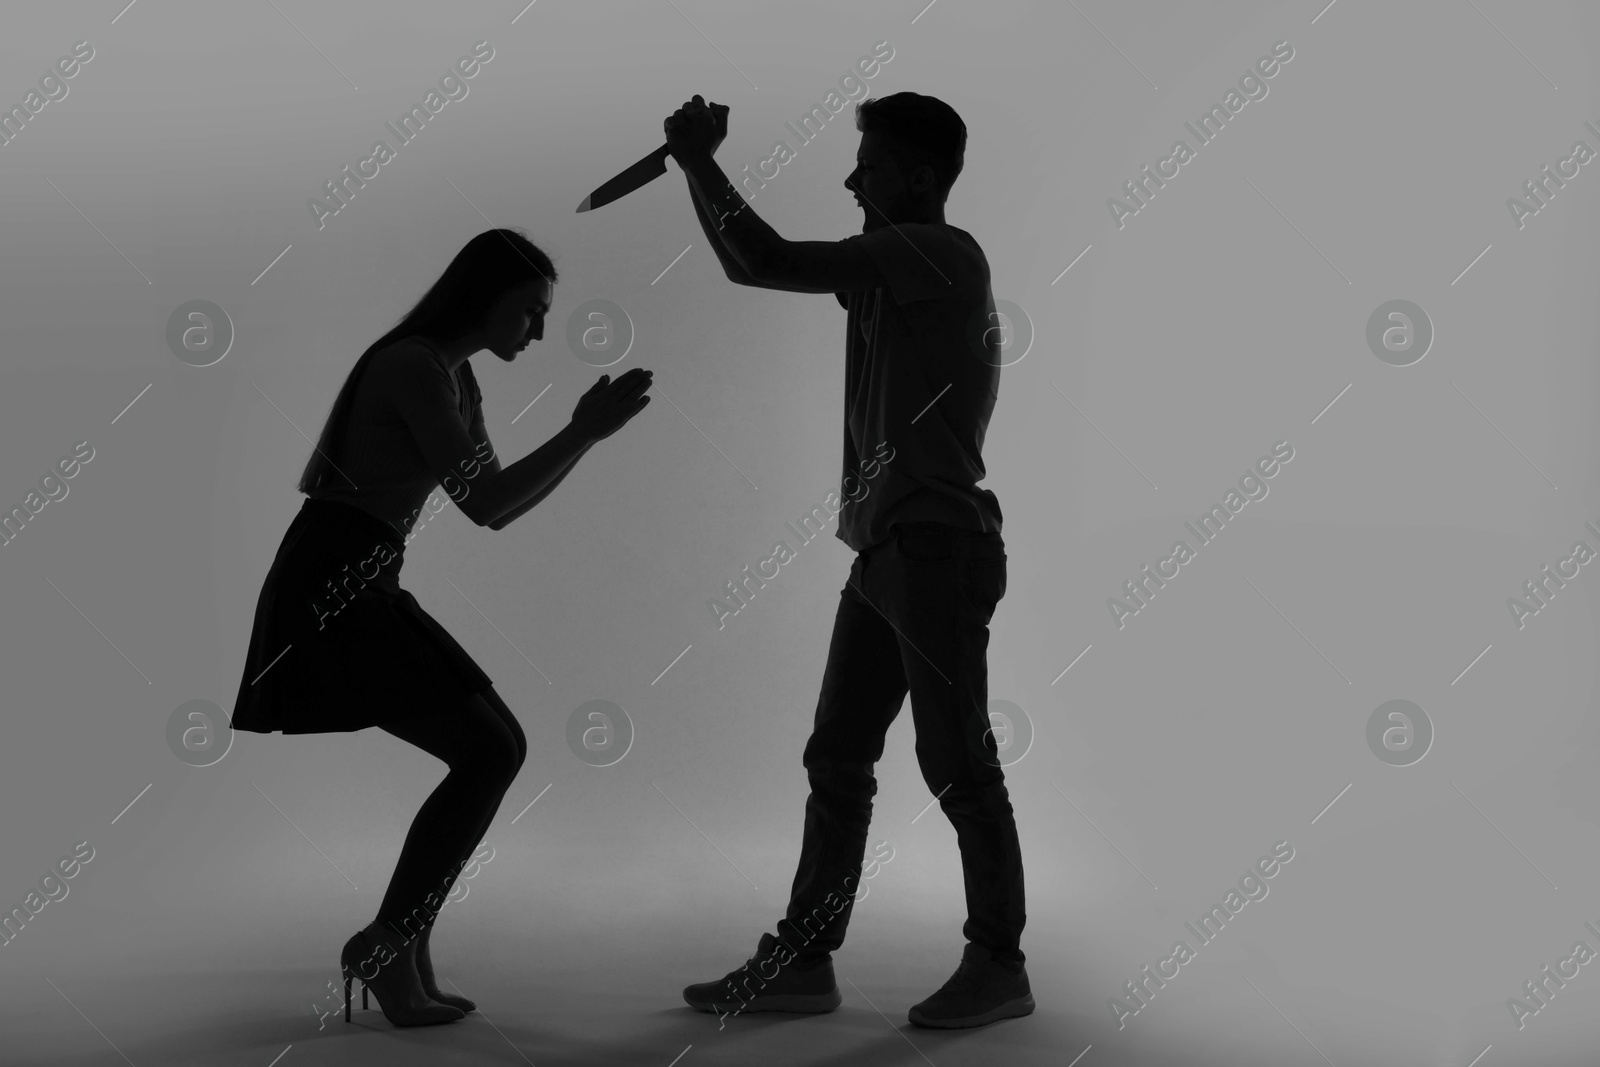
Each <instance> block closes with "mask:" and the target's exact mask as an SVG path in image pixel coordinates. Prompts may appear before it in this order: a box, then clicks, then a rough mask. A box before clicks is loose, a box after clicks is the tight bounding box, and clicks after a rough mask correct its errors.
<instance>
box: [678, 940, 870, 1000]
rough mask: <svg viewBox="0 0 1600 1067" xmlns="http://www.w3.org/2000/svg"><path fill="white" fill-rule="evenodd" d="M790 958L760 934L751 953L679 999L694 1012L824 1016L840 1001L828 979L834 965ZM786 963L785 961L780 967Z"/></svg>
mask: <svg viewBox="0 0 1600 1067" xmlns="http://www.w3.org/2000/svg"><path fill="white" fill-rule="evenodd" d="M793 956H794V954H793V953H792V952H791V951H790V950H789V948H788V947H787V946H785V945H784V944H783V943H782V942H781V941H779V940H778V939H777V937H775V936H774V935H772V934H762V935H761V943H760V945H759V946H758V947H757V948H756V954H755V955H754V956H752V957H751V958H750V959H749V960H747V961H746V962H745V965H744V966H743V967H740V968H739V969H738V970H736V971H730V972H728V974H727V976H726V977H724V978H723V979H722V980H720V981H716V982H701V983H699V984H697V985H692V986H687V987H685V988H684V991H683V999H684V1002H685V1003H686V1004H688V1005H689V1007H691V1008H695V1009H698V1010H699V1011H714V1012H718V1013H723V1014H726V1013H729V1012H732V1013H734V1014H738V1013H740V1012H746V1011H798V1012H809V1013H815V1012H825V1011H832V1010H833V1009H835V1008H837V1007H838V1006H839V1004H840V1003H841V1002H842V1001H843V1000H844V998H843V997H841V996H840V995H839V987H838V985H837V984H836V983H835V982H834V980H833V962H832V961H831V960H823V961H822V962H820V963H815V964H811V965H810V966H807V967H804V968H802V967H799V966H796V963H795V961H794V959H793ZM780 961H789V962H780Z"/></svg>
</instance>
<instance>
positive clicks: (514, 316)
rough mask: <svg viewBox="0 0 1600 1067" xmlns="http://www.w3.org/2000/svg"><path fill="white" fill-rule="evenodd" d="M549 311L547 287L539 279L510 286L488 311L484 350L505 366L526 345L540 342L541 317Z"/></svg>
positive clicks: (542, 319) (485, 324) (542, 335)
mask: <svg viewBox="0 0 1600 1067" xmlns="http://www.w3.org/2000/svg"><path fill="white" fill-rule="evenodd" d="M549 310H550V283H549V282H547V281H545V280H544V279H543V278H533V279H530V280H529V281H526V282H522V283H521V284H518V285H514V286H512V287H511V288H510V289H508V290H506V292H505V294H504V295H503V296H501V298H500V299H499V300H497V301H496V302H495V303H494V305H493V306H492V307H491V308H490V309H489V317H488V319H487V320H486V321H485V322H484V347H485V348H487V349H488V350H489V351H491V352H493V353H494V354H495V355H497V356H499V357H500V358H501V359H503V360H505V361H507V362H508V363H509V362H510V361H511V360H513V359H515V358H517V353H518V352H520V351H522V350H523V349H524V348H526V347H527V346H528V345H529V344H531V343H532V342H534V341H538V340H542V339H543V338H544V317H545V313H546V312H548V311H549Z"/></svg>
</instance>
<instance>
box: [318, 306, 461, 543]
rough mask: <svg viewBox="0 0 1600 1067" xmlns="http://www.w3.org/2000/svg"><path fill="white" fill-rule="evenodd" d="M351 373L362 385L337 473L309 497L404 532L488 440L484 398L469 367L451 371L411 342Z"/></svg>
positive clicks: (339, 450)
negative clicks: (363, 513) (459, 466)
mask: <svg viewBox="0 0 1600 1067" xmlns="http://www.w3.org/2000/svg"><path fill="white" fill-rule="evenodd" d="M352 373H358V374H359V375H360V379H359V380H358V381H357V382H356V386H355V394H354V396H352V398H351V404H350V408H349V410H348V411H347V412H346V419H345V425H344V435H343V439H342V440H340V441H337V442H335V443H334V450H333V452H332V453H331V454H330V456H329V458H330V459H331V460H332V461H333V463H334V464H335V465H336V466H337V467H338V470H337V471H332V472H329V473H328V475H327V476H326V477H325V478H324V480H323V484H322V485H321V486H319V487H317V488H314V489H312V490H310V491H309V492H307V493H306V495H307V496H309V497H311V498H312V499H314V500H339V501H343V502H345V503H347V504H353V505H355V506H356V507H358V508H361V509H362V510H363V511H366V512H367V513H369V514H371V515H375V516H377V517H378V518H380V519H382V520H383V521H384V522H386V523H389V524H390V525H391V526H394V527H395V528H396V529H397V530H399V531H401V532H403V533H409V532H410V530H411V527H412V524H413V522H414V521H415V520H416V518H417V516H418V514H419V512H420V511H421V509H422V505H423V502H424V501H425V500H426V499H427V497H428V495H429V494H430V493H432V492H433V490H434V488H435V487H436V486H438V485H439V484H440V482H441V481H442V480H443V479H444V478H445V476H446V475H449V474H454V475H455V481H452V482H450V483H449V485H450V486H454V485H455V484H456V483H457V482H460V481H462V473H461V470H459V469H453V468H454V467H455V466H456V465H457V463H458V461H459V460H460V459H470V458H472V457H473V456H474V454H475V453H474V442H475V441H484V440H487V437H486V436H485V433H484V427H483V393H482V392H481V391H480V390H479V389H478V383H477V380H476V378H474V377H473V374H472V368H471V367H470V366H468V364H467V363H466V362H463V363H462V364H461V365H460V367H459V368H458V369H457V370H456V371H455V372H454V373H452V372H451V370H450V368H449V367H448V366H446V364H445V362H444V358H443V357H442V356H440V355H439V354H438V352H437V351H435V350H434V349H433V348H432V347H431V346H430V345H428V344H427V343H425V342H423V341H422V340H420V339H419V338H415V337H408V338H404V339H402V340H399V341H396V342H394V343H393V344H391V345H388V346H387V347H385V348H381V349H379V350H377V351H375V352H372V353H369V354H368V356H367V365H366V366H365V367H362V368H360V369H359V370H357V371H353V372H352ZM480 458H481V457H480ZM340 471H342V472H343V474H340ZM352 482H354V483H355V484H354V485H352V484H351V483H352ZM469 491H470V490H469Z"/></svg>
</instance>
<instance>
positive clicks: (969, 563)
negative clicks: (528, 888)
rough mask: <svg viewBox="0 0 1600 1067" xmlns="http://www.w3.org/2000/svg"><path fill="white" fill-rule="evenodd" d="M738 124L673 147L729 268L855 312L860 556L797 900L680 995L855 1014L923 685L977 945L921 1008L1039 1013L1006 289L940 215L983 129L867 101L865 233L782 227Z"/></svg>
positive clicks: (696, 117)
mask: <svg viewBox="0 0 1600 1067" xmlns="http://www.w3.org/2000/svg"><path fill="white" fill-rule="evenodd" d="M726 116H727V109H726V108H725V107H721V106H720V105H710V106H708V105H707V104H706V103H705V101H704V100H702V99H701V98H700V97H699V96H696V97H695V98H694V99H693V100H691V101H689V102H687V103H685V104H684V105H683V107H682V108H680V109H679V110H678V111H677V112H675V113H674V114H673V115H672V116H670V117H669V118H668V119H667V120H666V121H665V123H664V124H663V125H664V127H665V130H666V134H667V146H668V148H669V150H670V151H671V153H672V156H673V158H674V159H676V160H677V161H678V165H679V166H680V167H681V168H682V169H683V171H684V173H685V175H686V177H687V179H688V183H689V188H690V191H691V197H692V200H693V202H694V208H695V214H696V216H697V217H698V218H699V220H700V225H701V227H702V228H703V229H704V230H705V232H706V237H707V239H708V240H709V241H710V243H711V247H712V249H713V250H714V251H715V252H716V255H717V258H718V259H719V260H721V262H722V266H723V270H724V271H725V273H726V274H727V276H728V279H729V280H730V281H732V282H734V283H735V284H738V285H752V286H757V287H760V288H764V289H782V290H786V291H789V292H797V293H832V294H834V296H835V298H836V299H837V300H838V301H839V304H840V306H841V307H843V308H844V309H845V310H846V311H847V312H848V320H847V321H848V325H847V329H846V342H845V426H844V475H845V477H844V489H845V492H846V493H847V494H848V495H850V496H852V497H854V499H852V500H851V501H849V502H848V503H846V504H844V505H841V510H840V512H839V529H838V533H837V536H838V537H839V539H840V540H842V541H843V542H844V543H845V544H846V545H848V546H850V548H852V549H854V550H855V552H856V558H855V561H854V562H853V563H852V565H851V568H850V575H849V578H848V580H847V581H846V583H845V587H844V589H843V590H842V591H841V593H840V598H839V608H838V613H837V615H836V617H835V620H834V628H833V638H832V641H831V644H830V647H829V650H828V663H827V667H826V668H825V669H824V671H823V678H822V693H821V696H820V698H819V699H818V702H817V711H816V720H815V726H814V729H813V732H812V734H811V739H810V740H809V741H808V742H807V744H806V748H805V757H804V762H805V767H806V773H807V776H808V778H809V780H810V785H811V795H810V797H809V798H808V799H807V801H806V818H805V833H804V839H803V842H802V844H801V849H800V861H799V867H798V870H797V871H796V873H795V878H794V885H793V888H792V890H791V894H790V899H789V906H788V911H787V914H786V915H785V917H784V919H783V920H781V921H780V922H779V923H778V932H777V934H776V935H774V934H766V933H764V934H762V935H761V939H760V943H759V945H758V946H757V950H756V955H755V956H753V957H752V958H751V959H750V960H748V961H747V962H746V963H745V965H744V966H743V967H740V968H739V969H737V970H735V971H732V972H730V973H729V974H728V975H727V976H726V977H724V978H723V979H721V980H720V981H716V982H706V983H702V984H699V985H692V986H689V987H688V988H687V989H685V990H684V999H685V1001H687V1002H688V1003H689V1005H690V1006H691V1007H695V1008H698V1009H700V1010H702V1011H717V1012H721V1013H723V1014H724V1015H726V1014H728V1013H736V1012H739V1011H799V1012H826V1011H832V1010H833V1009H834V1008H836V1007H838V1006H839V1003H840V1001H841V998H840V995H839V989H838V986H837V985H836V984H835V982H834V976H833V965H832V961H831V954H832V952H833V950H835V949H837V948H838V947H839V946H840V944H841V943H842V942H843V941H844V933H845V927H846V924H847V923H848V922H849V920H850V911H851V905H852V902H853V897H854V894H855V893H856V892H857V889H858V887H859V885H860V880H861V862H862V857H863V854H864V852H865V848H866V838H867V828H868V824H869V823H870V821H871V817H872V797H873V795H874V794H875V793H876V792H877V781H876V779H875V778H874V777H873V766H874V764H876V763H877V761H878V759H879V758H880V757H881V756H882V755H883V744H884V735H885V733H886V732H887V730H888V728H889V724H890V723H891V722H893V721H894V717H895V716H896V715H897V714H899V711H900V706H901V705H902V703H904V701H905V698H906V695H907V693H908V691H909V694H910V697H911V713H912V718H913V721H914V723H915V725H916V734H917V744H916V751H917V760H918V763H919V765H920V767H921V770H922V776H923V780H924V781H925V782H926V783H927V785H928V787H929V789H930V791H932V792H934V793H935V794H936V795H937V797H938V802H939V805H940V807H941V809H942V810H943V811H944V814H945V815H946V817H948V818H949V820H950V822H951V823H952V825H954V827H955V830H956V838H957V842H958V845H959V847H960V851H961V866H962V872H963V876H964V879H965V886H966V900H967V920H966V924H965V925H964V926H963V927H962V933H963V935H964V936H965V937H966V939H967V942H968V943H967V946H966V949H965V951H964V952H963V954H962V959H961V964H960V966H959V967H958V968H957V970H956V972H955V974H954V975H953V976H952V977H951V978H950V979H949V981H947V982H946V983H945V984H944V986H943V987H942V988H941V989H939V990H938V991H937V992H936V993H934V994H933V995H932V996H930V997H928V998H927V999H926V1000H924V1001H922V1002H921V1003H920V1004H917V1005H916V1006H914V1007H913V1008H911V1010H910V1014H909V1018H910V1020H911V1022H913V1023H916V1024H918V1025H922V1026H934V1027H942V1028H953V1027H969V1026H981V1025H983V1024H985V1023H990V1022H994V1021H996V1020H998V1019H1004V1018H1009V1017H1013V1016H1018V1015H1027V1014H1029V1013H1030V1012H1032V1011H1033V1008H1034V1002H1033V996H1032V994H1031V991H1030V989H1029V985H1028V976H1027V971H1026V969H1025V967H1024V959H1025V957H1024V955H1023V952H1022V950H1021V948H1020V947H1019V942H1020V939H1021V934H1022V927H1023V922H1024V919H1025V915H1024V908H1023V886H1022V855H1021V848H1020V846H1019V844H1018V841H1017V830H1016V823H1015V821H1014V819H1013V817H1012V810H1011V802H1010V799H1009V796H1008V794H1007V792H1006V787H1005V776H1004V774H1003V773H1002V771H1001V769H1000V760H999V758H998V754H997V749H996V746H995V742H994V738H993V736H992V734H991V733H990V732H989V719H988V706H987V705H988V668H987V663H986V659H985V654H986V651H987V648H988V642H989V620H990V618H991V616H992V615H993V612H994V608H995V605H996V603H997V602H998V601H999V600H1000V598H1001V597H1002V596H1003V595H1004V593H1005V585H1006V555H1005V545H1004V542H1003V541H1002V540H1001V537H1000V504H999V501H998V500H997V499H996V498H995V495H994V493H992V492H990V491H989V490H986V489H979V488H978V487H977V483H978V482H979V481H981V480H982V479H983V477H984V466H983V459H982V455H981V452H982V448H983V438H984V432H985V430H986V429H987V427H988V422H989V416H990V413H991V412H992V411H993V410H994V404H995V398H996V391H997V387H998V384H999V377H1000V372H999V366H998V365H999V357H998V351H997V349H998V343H997V342H996V340H995V339H994V337H993V334H992V331H989V330H988V329H987V327H988V325H989V324H990V323H991V322H992V321H993V315H994V297H993V295H992V293H991V292H990V289H989V265H988V261H987V260H986V259H985V258H984V255H983V250H982V249H981V248H979V247H978V243H977V242H976V241H974V240H973V238H972V235H971V234H968V233H967V232H966V231H964V230H961V229H958V228H956V227H954V226H951V225H949V224H947V223H946V222H945V220H944V202H945V199H946V198H947V196H948V195H949V192H950V186H951V185H952V184H953V183H954V182H955V180H956V176H957V175H958V174H959V173H960V172H961V165H962V157H963V154H964V152H965V148H966V139H967V132H966V126H965V124H964V123H963V122H962V121H961V118H960V117H959V116H958V115H957V114H956V113H955V111H954V110H952V109H951V108H950V107H949V105H947V104H945V103H944V102H943V101H940V100H936V99H934V98H933V97H929V96H921V95H919V94H917V93H896V94H894V95H892V96H887V97H883V98H881V99H872V100H866V101H863V102H862V103H860V104H859V105H857V108H856V128H857V129H858V130H860V131H861V133H862V137H861V143H860V146H859V147H858V149H857V151H856V166H855V169H854V170H853V171H851V173H850V175H849V176H848V177H847V178H846V179H845V186H846V187H847V188H849V189H850V190H851V191H852V192H853V193H854V194H855V197H856V201H857V203H859V204H860V205H861V208H862V210H863V212H864V213H865V221H864V222H863V224H862V228H861V229H862V232H861V233H860V234H859V235H857V236H854V237H849V238H846V239H844V240H841V241H786V240H784V239H783V238H781V237H779V236H778V235H777V233H776V232H774V231H773V229H772V228H771V227H770V226H768V225H767V224H766V223H765V222H763V221H762V220H761V219H760V218H759V217H757V215H756V213H755V212H754V211H753V210H752V209H751V208H750V207H749V205H748V204H747V203H745V201H744V199H743V198H742V197H741V196H740V195H739V194H738V192H737V190H735V189H734V187H733V186H732V185H731V184H730V183H729V182H728V179H727V177H726V175H725V174H724V173H723V171H722V169H721V168H720V167H719V166H717V164H716V162H715V161H714V160H713V159H712V153H713V152H714V151H715V150H716V148H717V146H718V145H719V144H721V142H722V138H723V137H724V136H725V135H726ZM884 447H887V448H888V449H889V450H890V451H889V452H888V456H889V457H890V458H889V460H888V461H887V462H881V463H880V460H882V459H883V457H884V452H883V451H881V449H882V448H884ZM869 457H870V458H869ZM862 477H867V478H872V479H873V485H872V488H871V490H870V492H868V493H866V494H865V495H863V496H856V494H855V493H854V491H852V490H851V489H850V488H849V485H850V482H851V481H852V480H854V479H860V478H862Z"/></svg>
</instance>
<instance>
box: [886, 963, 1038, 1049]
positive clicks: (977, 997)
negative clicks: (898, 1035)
mask: <svg viewBox="0 0 1600 1067" xmlns="http://www.w3.org/2000/svg"><path fill="white" fill-rule="evenodd" d="M1014 966H1015V968H1016V969H1015V970H1014V971H1013V970H1011V969H1009V968H1008V966H1007V965H1006V964H1003V963H1000V962H999V961H997V960H995V959H994V958H993V957H992V956H991V955H990V953H989V950H988V949H986V948H984V947H983V946H982V945H975V944H972V943H971V942H968V944H967V947H966V950H965V951H963V952H962V953H961V965H960V966H959V967H957V968H956V973H955V974H953V975H951V976H950V980H949V981H948V982H946V983H945V984H944V985H943V986H942V987H941V988H940V989H939V991H938V992H937V993H935V994H934V995H933V996H931V997H929V998H928V999H927V1000H924V1001H923V1002H922V1003H921V1004H917V1005H915V1006H913V1007H912V1009H911V1011H910V1012H909V1013H908V1015H907V1018H909V1019H910V1020H911V1021H912V1022H913V1023H915V1024H916V1025H918V1026H932V1027H936V1028H938V1029H941V1030H954V1029H960V1028H963V1027H968V1026H983V1025H984V1024H986V1023H992V1022H995V1021H996V1020H999V1019H1012V1018H1015V1017H1017V1016H1019V1015H1031V1014H1033V992H1032V990H1030V989H1029V988H1028V970H1027V968H1026V967H1025V966H1023V965H1022V964H1020V963H1019V964H1015V965H1014Z"/></svg>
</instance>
